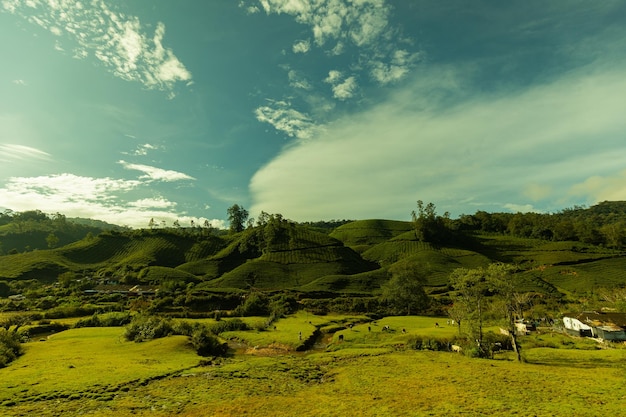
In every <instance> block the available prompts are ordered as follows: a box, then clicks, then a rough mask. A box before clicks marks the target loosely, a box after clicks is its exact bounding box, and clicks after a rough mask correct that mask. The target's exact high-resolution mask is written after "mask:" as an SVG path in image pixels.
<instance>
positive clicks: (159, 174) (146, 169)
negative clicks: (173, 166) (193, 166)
mask: <svg viewBox="0 0 626 417" xmlns="http://www.w3.org/2000/svg"><path fill="white" fill-rule="evenodd" d="M118 163H119V164H120V165H122V166H123V167H124V168H126V169H130V170H135V171H141V172H143V173H144V174H145V175H142V176H140V177H139V178H140V179H148V180H153V181H165V182H173V181H181V180H195V178H194V177H192V176H189V175H187V174H183V173H182V172H178V171H172V170H167V169H161V168H156V167H152V166H149V165H142V164H132V163H130V162H126V161H118Z"/></svg>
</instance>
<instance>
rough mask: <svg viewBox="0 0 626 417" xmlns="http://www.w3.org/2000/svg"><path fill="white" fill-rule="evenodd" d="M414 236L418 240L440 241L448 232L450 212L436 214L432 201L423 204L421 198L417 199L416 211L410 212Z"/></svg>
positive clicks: (443, 239) (445, 237)
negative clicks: (440, 214) (441, 214)
mask: <svg viewBox="0 0 626 417" xmlns="http://www.w3.org/2000/svg"><path fill="white" fill-rule="evenodd" d="M411 219H412V221H413V228H414V229H415V238H416V239H417V240H420V241H428V242H442V241H446V240H447V239H448V237H449V236H448V235H449V234H450V229H449V224H450V214H449V213H448V212H446V213H444V215H443V217H442V216H438V215H437V212H436V207H435V205H434V204H433V203H428V204H426V205H424V202H423V201H422V200H417V212H416V211H415V210H413V211H412V212H411Z"/></svg>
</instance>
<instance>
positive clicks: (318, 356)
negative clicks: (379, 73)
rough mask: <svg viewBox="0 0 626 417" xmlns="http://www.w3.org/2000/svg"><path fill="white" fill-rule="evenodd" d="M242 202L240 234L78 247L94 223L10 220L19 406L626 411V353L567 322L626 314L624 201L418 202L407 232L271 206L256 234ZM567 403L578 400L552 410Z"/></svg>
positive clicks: (13, 405) (7, 360)
mask: <svg viewBox="0 0 626 417" xmlns="http://www.w3.org/2000/svg"><path fill="white" fill-rule="evenodd" d="M231 209H232V210H231ZM231 209H229V213H228V214H229V216H231V215H232V218H230V220H231V227H230V229H229V231H228V232H226V231H223V232H222V231H218V230H215V229H213V228H211V227H210V225H205V226H204V227H200V226H197V225H195V224H192V225H191V227H182V226H180V224H178V225H176V224H174V225H173V227H171V228H167V227H165V226H161V225H159V224H157V223H156V222H154V220H151V221H150V222H147V224H148V225H149V227H148V228H147V229H144V230H123V229H121V230H119V229H110V228H109V229H107V230H104V229H102V228H100V229H97V230H96V229H94V230H90V231H89V232H88V233H85V234H82V235H80V236H77V237H76V238H70V237H68V236H69V235H67V234H64V233H65V232H63V230H70V229H72V228H74V229H75V230H81V233H82V231H85V230H84V229H80V228H79V227H78V226H72V225H70V226H68V224H69V223H70V221H69V220H68V219H65V218H64V217H62V216H61V215H45V214H43V213H41V212H36V211H35V212H27V213H24V214H23V213H7V212H5V213H4V214H2V216H1V219H0V242H4V243H6V242H10V240H7V239H5V238H6V237H7V236H9V235H11V236H12V237H11V239H13V238H15V236H17V235H19V236H21V237H20V239H22V238H23V239H24V245H23V246H19V248H18V247H15V250H10V251H8V252H11V254H8V253H7V252H5V253H7V254H5V255H2V256H0V367H4V368H3V369H0V381H2V382H0V414H3V415H27V414H37V415H46V413H47V415H57V414H60V413H65V414H70V415H71V414H79V413H82V414H94V415H110V414H111V413H114V414H116V415H129V414H137V415H142V414H157V415H158V414H159V413H160V414H161V415H172V414H176V413H178V414H183V415H206V414H207V412H209V411H207V407H211V410H210V413H211V414H214V415H232V414H243V413H254V414H255V415H269V414H271V415H286V414H285V413H286V412H285V411H284V410H285V409H288V410H289V413H288V414H289V415H291V414H293V413H299V414H303V415H331V414H337V413H340V414H341V413H342V412H346V413H347V412H348V411H349V412H350V413H352V414H353V413H357V414H362V415H427V414H433V415H443V414H446V415H447V414H450V413H456V412H460V411H463V412H464V413H466V414H468V415H482V414H487V413H489V414H495V415H510V414H523V415H526V414H557V415H558V414H559V413H563V412H564V411H562V410H566V411H565V413H566V414H567V415H577V414H584V413H586V412H590V411H589V410H592V411H591V413H592V414H593V413H595V411H598V410H599V408H598V407H600V405H601V406H602V412H603V413H604V412H614V413H617V414H619V413H618V412H617V410H621V409H622V408H623V406H624V405H626V404H625V403H624V402H623V401H622V400H620V398H626V392H623V372H624V366H623V364H624V363H626V362H625V361H624V359H626V357H625V356H624V352H626V350H624V349H621V346H619V345H617V344H598V342H596V341H589V340H587V339H583V338H572V337H570V336H567V335H565V334H564V333H563V332H561V331H560V329H559V327H558V320H557V321H556V324H554V325H552V324H548V323H553V321H552V319H558V318H559V317H560V316H561V314H562V313H563V312H565V311H582V310H598V311H599V310H601V309H610V310H611V311H622V312H626V276H624V274H623V271H624V268H625V267H626V263H625V262H626V257H625V254H624V253H623V252H622V249H623V244H624V243H626V242H625V239H624V237H623V236H624V235H626V234H625V233H624V227H626V226H625V225H626V204H624V203H622V202H611V203H609V202H605V203H601V204H599V205H597V206H593V207H591V208H589V209H585V208H579V207H577V208H574V209H567V210H564V211H563V212H560V213H555V214H545V215H543V214H521V213H517V214H506V213H492V214H489V213H484V212H477V213H476V214H474V215H467V216H461V217H460V218H459V219H451V218H450V217H449V215H447V214H444V215H443V216H440V215H438V214H437V213H436V208H435V206H434V205H433V204H431V203H427V204H425V203H423V202H421V201H418V202H417V209H416V211H414V212H413V213H412V216H411V217H412V221H407V222H402V221H392V220H376V219H370V220H359V221H331V222H316V223H296V222H293V221H290V220H288V219H286V218H284V217H283V216H282V215H280V214H269V213H265V212H262V213H261V215H260V216H259V217H258V219H256V222H254V221H253V220H251V219H248V213H247V211H246V210H245V209H244V208H243V207H241V206H239V205H234V206H233V207H231ZM80 227H97V225H94V224H92V225H87V226H84V225H83V226H80ZM64 228H65V229H64ZM74 229H72V230H74ZM36 230H38V231H37V232H36V233H35V231H36ZM16 233H17V234H16ZM29 234H30V235H29ZM28 236H30V237H32V238H33V240H32V241H31V240H29V239H30V238H29V237H28ZM35 237H36V239H35ZM40 238H41V239H40ZM67 239H70V241H68V240H67ZM29 242H30V243H29ZM37 242H38V243H37ZM2 247H3V248H4V249H5V250H6V248H7V246H6V245H4V244H3V246H2ZM35 249H36V250H35ZM415 314H421V316H415ZM524 318H525V319H533V320H536V321H539V318H542V319H545V320H543V321H541V324H542V326H543V327H542V328H541V329H540V330H541V333H534V334H532V335H525V334H516V333H515V332H514V330H515V327H516V321H517V320H519V319H524ZM69 328H71V330H67V329H69ZM503 331H504V333H508V334H506V335H505V334H502V332H503ZM299 352H306V353H302V354H301V353H299ZM479 358H481V359H479ZM487 358H489V359H490V360H489V361H487V360H484V359H487ZM517 362H522V363H517ZM44 364H45V369H46V373H45V374H42V372H41V370H42V369H44ZM51 364H54V365H51ZM78 368H80V373H79V372H75V370H76V369H78ZM389 369H393V372H389ZM475 375H481V378H480V379H477V378H475ZM593 375H601V376H602V378H599V377H594V376H593ZM96 376H97V377H98V378H96ZM416 376H419V377H416ZM539 376H541V378H542V379H541V380H542V389H535V388H534V385H533V384H532V382H533V378H538V377H539ZM483 377H489V378H492V379H493V380H498V381H502V382H503V383H504V384H505V385H506V386H507V387H510V390H504V391H505V392H503V390H501V389H500V390H496V389H495V388H493V389H492V387H490V386H489V387H486V386H485V384H484V383H481V380H482V379H483ZM583 381H584V384H583ZM492 385H495V384H492ZM535 385H536V384H535ZM459 386H462V387H463V388H462V390H461V389H460V388H458V387H459ZM582 386H584V387H585V390H581V388H580V387H582ZM529 387H531V388H529ZM209 388H210V389H209ZM607 392H610V394H611V398H612V399H613V400H612V402H608V401H607V400H606V398H605V395H604V394H601V393H607ZM415 393H419V395H415ZM565 393H568V396H569V397H570V398H571V397H572V393H575V394H574V395H573V396H574V398H576V400H573V401H569V402H566V401H565V400H561V399H559V400H558V401H557V405H558V407H557V406H556V405H553V404H552V402H551V401H554V398H553V396H557V397H558V396H560V395H562V394H565ZM402 395H406V396H407V397H406V398H404V397H402ZM442 395H445V396H446V401H441V396H442ZM529 396H531V397H532V398H534V399H535V400H537V399H539V400H541V401H532V402H530V401H528V398H529ZM476 398H481V400H480V401H475V399H476ZM503 398H504V399H503ZM558 398H560V397H558ZM581 398H584V400H581ZM60 399H63V400H64V401H59V400H60ZM279 399H280V401H282V402H283V403H281V406H278V405H277V404H276V402H277V401H279ZM548 399H550V401H548ZM285 401H286V402H288V403H289V408H284V402H285ZM338 401H339V402H340V403H341V404H340V405H337V402H338ZM198 404H203V406H202V407H199V406H198Z"/></svg>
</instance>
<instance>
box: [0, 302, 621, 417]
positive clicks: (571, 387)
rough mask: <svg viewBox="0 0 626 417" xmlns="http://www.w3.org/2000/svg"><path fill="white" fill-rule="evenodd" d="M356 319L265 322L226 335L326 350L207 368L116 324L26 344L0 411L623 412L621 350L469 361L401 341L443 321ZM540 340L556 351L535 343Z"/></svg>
mask: <svg viewBox="0 0 626 417" xmlns="http://www.w3.org/2000/svg"><path fill="white" fill-rule="evenodd" d="M363 319H364V318H363V317H359V316H354V317H350V316H326V317H315V316H306V315H303V314H299V315H295V316H292V317H289V318H287V319H283V320H280V321H278V322H277V323H276V330H274V329H273V328H272V330H269V331H256V330H251V331H248V332H233V333H237V337H239V338H243V337H246V338H247V340H254V341H256V342H258V343H259V344H260V345H268V344H272V342H274V341H275V340H280V336H281V335H284V336H285V338H289V339H290V340H293V339H296V338H297V336H295V335H296V334H297V332H299V331H301V329H306V328H308V327H307V326H311V327H312V328H315V327H319V328H328V329H334V330H337V329H338V333H336V334H335V335H334V338H333V339H329V343H330V348H329V349H318V350H316V351H314V352H307V353H297V352H294V351H293V350H292V351H287V352H286V353H285V352H283V353H282V354H280V355H270V356H257V355H244V354H236V355H234V356H231V357H229V358H225V359H221V360H213V361H211V362H210V363H207V366H199V365H198V363H199V360H200V358H199V357H197V356H196V355H195V353H194V352H193V351H192V350H191V349H190V348H189V347H188V346H187V341H186V339H185V338H181V337H169V338H165V339H160V340H156V341H153V342H149V343H140V344H137V343H129V342H125V341H123V340H122V339H121V334H122V331H123V330H122V329H119V328H118V329H115V328H99V329H76V330H71V331H67V332H62V333H59V334H57V335H55V336H54V337H52V338H51V339H50V340H48V341H47V342H34V343H31V344H28V345H27V346H26V347H27V351H26V354H25V355H24V356H23V357H21V358H20V359H19V360H18V361H16V362H14V363H13V364H12V365H11V366H10V367H8V368H5V369H2V370H0V404H3V403H4V405H0V415H3V416H5V415H6V416H18V415H23V416H29V415H38V416H60V415H63V416H68V415H69V416H71V415H90V416H110V415H116V416H131V415H132V416H148V415H150V416H170V415H182V416H191V417H195V416H239V415H254V416H261V417H262V416H293V415H298V416H339V415H351V416H352V415H357V416H383V417H384V416H400V415H402V416H444V415H450V414H460V415H464V416H482V415H496V416H509V415H523V416H531V415H553V416H572V415H575V416H595V415H621V414H623V410H624V409H626V349H608V350H607V349H597V348H595V349H593V348H589V349H585V350H580V349H572V348H569V347H568V346H569V345H565V344H564V342H567V341H568V340H567V339H565V338H561V337H560V336H552V335H540V336H538V337H535V338H530V337H529V338H528V339H527V341H526V342H525V343H526V346H528V348H525V349H524V355H525V358H526V360H527V363H517V362H516V361H514V360H513V355H509V354H500V355H498V356H497V358H498V359H497V360H485V359H471V358H468V357H465V356H463V355H459V354H455V353H449V352H431V351H411V350H404V349H403V348H402V342H403V341H404V340H405V338H408V337H411V335H422V336H429V337H449V336H451V335H453V334H454V332H456V328H455V327H453V326H448V325H447V323H446V321H445V319H443V320H442V319H437V318H431V317H388V318H385V319H381V320H379V321H377V322H369V321H363ZM251 320H254V319H251ZM435 323H438V324H439V326H436V325H435ZM349 324H353V326H352V327H351V328H350V326H349ZM385 325H389V326H390V328H391V331H390V332H387V331H382V327H384V326H385ZM344 327H345V328H344ZM368 327H369V329H368ZM403 328H404V329H405V330H406V332H402V331H401V329H403ZM339 334H344V340H343V341H342V342H339V341H338V340H337V339H338V335H339ZM255 338H257V339H255ZM547 341H549V342H550V343H552V344H553V345H554V346H555V347H549V348H548V347H534V346H539V343H540V342H542V343H545V342H547ZM294 345H295V343H294ZM531 346H532V347H531ZM561 346H563V347H565V348H561ZM557 347H558V348H557Z"/></svg>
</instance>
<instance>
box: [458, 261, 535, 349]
mask: <svg viewBox="0 0 626 417" xmlns="http://www.w3.org/2000/svg"><path fill="white" fill-rule="evenodd" d="M513 272H514V268H513V267H512V266H511V265H507V264H502V263H495V264H490V265H489V266H488V267H487V268H475V269H465V268H459V269H456V270H454V271H453V272H452V275H451V276H450V281H451V284H452V286H453V287H454V289H455V290H456V291H457V293H456V297H455V298H456V300H455V305H456V303H459V304H460V305H461V306H459V307H458V308H459V310H457V312H459V313H461V314H462V312H463V311H464V312H465V317H463V318H464V319H465V320H466V321H467V322H469V324H470V336H471V337H472V339H474V340H476V342H477V345H478V346H477V347H478V352H479V355H480V356H486V355H487V354H488V353H489V350H490V347H489V346H485V344H484V343H483V338H484V337H483V336H484V335H483V320H484V315H485V312H486V311H487V309H488V306H489V303H488V301H489V298H488V297H491V296H496V297H497V298H496V299H497V300H498V301H499V303H492V305H495V306H498V307H499V310H500V312H501V313H502V316H503V320H504V322H505V327H506V329H507V330H508V332H509V335H510V337H511V345H512V347H513V350H514V351H515V352H516V353H517V358H518V360H520V361H521V360H522V358H521V353H520V350H519V344H518V343H517V339H516V336H515V316H516V313H517V312H519V311H521V308H522V306H521V303H524V302H526V300H527V298H526V297H523V296H520V292H519V290H518V288H519V279H518V278H516V277H515V276H514V275H513Z"/></svg>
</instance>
